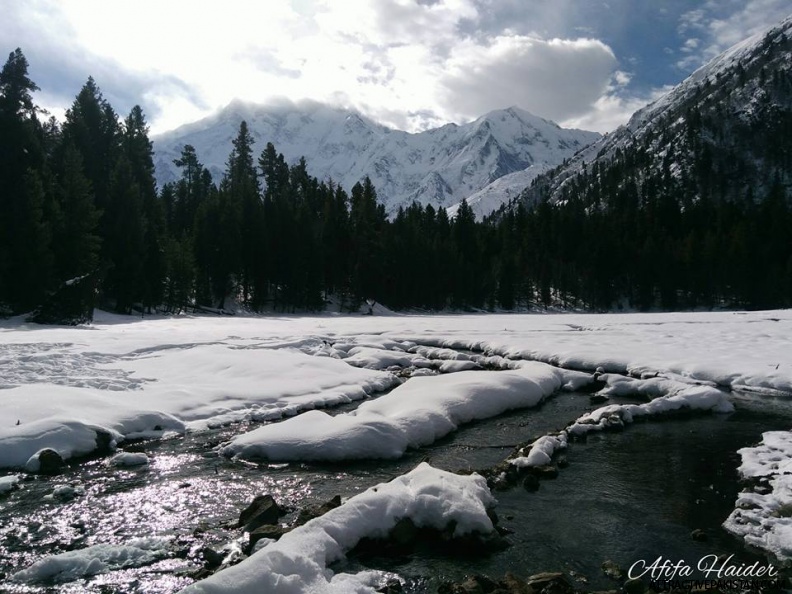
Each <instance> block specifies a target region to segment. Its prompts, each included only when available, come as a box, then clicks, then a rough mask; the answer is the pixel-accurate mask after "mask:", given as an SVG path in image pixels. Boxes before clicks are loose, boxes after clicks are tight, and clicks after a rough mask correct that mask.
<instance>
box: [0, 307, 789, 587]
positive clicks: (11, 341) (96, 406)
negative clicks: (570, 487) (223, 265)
mask: <svg viewBox="0 0 792 594" xmlns="http://www.w3.org/2000/svg"><path fill="white" fill-rule="evenodd" d="M493 370H496V371H493ZM406 376H412V377H411V379H409V380H407V381H406V382H405V379H404V378H405V377H406ZM423 376H425V377H423ZM594 378H597V379H598V380H599V381H600V382H602V385H603V386H604V387H603V388H602V389H601V390H600V393H602V394H603V395H608V394H610V395H625V394H633V395H639V396H642V397H644V398H650V399H652V400H651V401H650V402H647V403H645V404H609V405H606V406H603V407H601V408H599V409H596V410H593V411H591V412H590V413H587V414H585V415H583V416H581V417H580V418H578V419H577V420H576V421H575V422H573V423H572V424H570V425H569V426H568V427H566V428H565V430H563V431H561V432H558V433H553V434H549V435H547V436H545V437H542V438H539V439H538V440H536V441H535V442H534V443H533V444H532V445H531V446H528V447H526V448H525V449H524V451H523V452H522V454H521V456H519V457H517V458H515V459H514V460H512V464H515V465H516V466H535V465H542V464H546V463H548V462H549V461H550V460H551V458H552V456H553V454H554V452H555V451H556V450H559V449H563V448H564V447H566V444H567V439H568V438H569V437H570V436H576V435H580V434H583V433H587V432H589V431H597V430H600V429H609V428H613V426H622V425H623V424H625V423H629V422H630V421H631V420H632V419H633V418H636V417H639V416H647V415H664V414H667V413H672V412H675V411H677V410H679V409H700V410H706V411H712V412H728V411H729V410H731V408H732V404H731V403H730V402H729V400H728V397H727V396H726V391H724V388H725V389H739V390H742V391H752V392H755V393H756V395H757V396H756V397H759V398H761V397H763V395H764V394H768V395H775V396H780V397H781V398H784V397H786V396H790V397H792V312H791V311H772V312H750V313H745V312H719V313H674V314H621V315H617V314H609V315H573V314H547V315H541V314H532V315H445V316H396V315H383V316H337V315H324V316H316V317H308V316H279V317H274V316H273V317H244V316H236V317H229V316H218V317H214V316H210V317H189V316H183V317H176V318H156V317H151V318H146V319H135V318H129V317H122V316H114V315H111V314H106V313H102V312H99V313H98V315H97V318H96V320H95V323H94V324H92V325H90V326H84V327H77V328H71V327H41V326H35V325H28V324H25V323H23V322H21V321H20V320H18V319H16V320H13V319H12V320H6V321H3V322H0V398H2V407H0V467H3V468H6V469H8V470H9V471H10V472H16V471H17V469H20V468H27V470H34V471H35V469H36V467H37V465H38V463H39V461H38V458H37V457H36V456H37V454H38V453H39V452H40V451H41V450H42V449H43V448H51V449H54V450H55V451H57V452H58V453H59V454H60V455H61V457H63V458H64V459H68V458H69V457H73V456H76V455H81V454H87V453H90V452H92V451H93V450H95V449H96V448H97V446H98V445H99V444H100V443H102V442H103V441H104V442H105V445H107V444H106V442H107V438H108V434H109V437H110V438H111V439H112V441H115V442H116V443H121V442H123V441H124V440H127V439H131V438H137V437H150V436H155V437H156V436H162V435H178V434H179V433H183V432H185V431H190V430H201V429H204V428H207V427H212V426H216V425H219V424H226V423H232V422H237V421H243V420H252V421H270V420H276V419H280V418H281V417H284V416H288V417H294V418H290V419H287V420H285V421H283V422H280V423H268V424H263V425H261V426H260V427H258V428H254V429H252V430H251V431H250V432H248V433H244V432H242V429H241V427H243V425H240V430H239V433H238V434H237V435H236V436H235V437H234V438H232V439H231V441H230V442H228V443H226V444H224V445H222V446H220V447H219V448H218V451H219V452H221V453H223V454H225V455H229V456H234V455H236V456H240V457H253V458H256V457H263V458H268V459H270V460H276V459H277V460H296V459H331V460H343V459H350V458H361V457H369V458H370V457H385V458H393V457H398V456H401V455H402V454H403V453H404V451H405V450H406V449H407V448H410V447H418V446H424V445H427V444H430V443H432V442H433V441H434V440H436V439H439V438H440V437H442V436H444V435H446V434H448V433H449V432H451V431H454V430H455V429H456V428H457V427H458V426H459V425H461V424H463V423H466V422H469V421H471V420H475V419H483V418H487V417H491V416H494V415H497V414H500V413H502V412H504V411H506V410H510V409H514V408H524V407H530V406H535V405H537V404H539V403H540V402H542V401H543V399H544V398H546V397H547V396H549V395H550V394H552V393H554V392H556V391H558V390H560V389H564V388H566V389H577V388H579V387H581V386H584V385H586V384H589V383H590V382H591V381H593V380H594ZM388 390H390V391H389V392H388V393H387V394H385V395H384V396H381V397H380V398H379V399H377V400H373V401H371V402H365V403H363V404H361V405H360V406H359V407H358V408H357V409H356V410H355V411H354V412H351V413H346V414H342V415H337V416H334V417H333V416H330V415H327V414H325V413H324V412H322V411H319V410H312V409H315V408H321V407H326V406H329V405H336V404H340V403H347V402H351V401H354V400H361V399H365V398H367V397H368V396H370V395H373V394H376V393H379V392H385V391H388ZM775 400H776V401H777V399H775ZM298 413H301V414H298ZM526 437H528V436H526ZM779 444H781V445H779ZM789 444H792V434H790V433H788V432H774V433H772V434H765V442H764V444H762V445H761V446H759V447H758V448H756V449H751V450H744V451H742V452H741V453H742V455H743V460H744V464H743V468H742V472H743V474H744V475H746V476H758V475H757V474H756V472H754V471H756V470H757V469H760V470H762V472H764V471H765V470H766V471H767V472H764V474H767V475H768V481H769V483H768V486H769V490H767V491H766V492H749V493H745V494H743V495H742V496H741V498H740V500H739V501H738V505H737V507H738V509H737V510H736V511H735V515H733V516H732V518H730V519H729V521H728V522H727V524H726V526H727V528H728V529H730V530H732V531H733V532H735V533H737V534H739V535H741V536H743V537H744V538H745V540H746V541H747V542H749V543H751V544H753V545H755V546H758V547H762V548H765V549H767V550H769V551H771V552H773V553H775V554H776V555H777V556H778V557H781V558H787V557H792V529H790V528H789V526H790V524H789V517H788V516H789V515H790V514H789V513H788V508H790V507H792V504H791V502H792V497H790V496H789V493H790V492H792V483H790V482H789V480H788V479H789V477H790V476H792V475H788V474H785V472H786V471H785V469H786V468H788V467H790V466H792V446H790V445H789ZM110 445H111V447H112V445H113V444H112V443H111V444H110ZM781 446H784V447H781ZM147 461H148V458H147V456H146V455H145V454H141V453H122V454H120V455H118V456H116V457H114V458H108V461H107V463H108V464H109V465H118V466H125V465H133V464H145V463H146V462H147ZM757 472H758V471H757ZM764 474H762V476H764ZM19 480H20V479H19V475H17V474H10V473H9V474H8V475H7V476H5V477H0V493H3V492H9V491H11V490H12V489H14V488H15V487H16V486H17V484H18V483H19ZM77 495H79V493H78V492H77V490H75V489H72V490H71V491H70V492H65V491H64V492H62V493H61V492H57V493H56V492H53V494H52V497H53V498H56V497H76V496H77ZM4 496H5V495H4ZM490 502H491V497H490V495H489V491H488V490H487V489H486V485H485V484H484V482H483V479H482V478H481V477H476V476H472V477H465V478H462V477H456V476H454V475H446V474H445V473H442V472H440V471H436V470H434V469H432V468H430V467H428V466H421V467H419V468H418V469H417V470H415V471H413V472H412V473H409V474H407V475H405V476H403V477H401V478H399V479H397V480H396V481H394V482H393V483H390V484H389V485H387V486H382V485H380V486H379V487H378V488H377V489H371V490H370V491H367V492H366V493H364V494H362V495H360V496H359V497H356V498H354V499H353V500H351V501H350V502H349V503H348V504H346V505H344V506H342V507H341V508H339V509H338V510H335V512H332V515H330V514H328V515H326V516H324V517H323V518H321V519H320V520H321V521H314V522H312V523H309V524H307V525H306V526H305V527H303V528H300V529H297V530H294V531H293V532H292V533H290V534H289V535H288V536H285V537H283V539H281V540H280V541H278V542H277V543H272V544H267V545H266V546H264V547H263V548H262V549H261V550H260V551H259V552H257V553H256V554H255V555H253V556H252V557H251V558H250V559H249V560H247V561H245V562H243V563H242V564H240V565H238V566H235V567H234V568H231V569H229V570H225V571H223V572H220V573H218V574H217V575H216V576H215V577H213V578H211V579H210V580H207V581H204V582H199V583H198V584H196V586H195V591H197V592H203V591H206V592H224V591H245V590H244V588H248V587H249V588H256V587H258V586H254V585H252V584H259V580H260V579H264V578H263V577H262V576H278V575H280V576H281V577H283V579H282V580H280V581H278V584H279V587H281V586H280V584H285V585H283V586H282V588H283V590H282V591H283V592H304V591H307V588H309V586H310V587H315V591H322V592H324V591H326V592H334V591H338V592H350V591H361V592H364V591H365V592H370V591H373V589H374V588H376V587H378V584H380V585H381V582H382V580H383V575H382V574H380V573H377V572H373V573H372V572H368V573H364V574H356V575H352V574H350V575H347V574H343V573H342V574H335V575H334V574H333V573H332V572H329V571H328V570H327V569H326V567H327V563H330V562H332V561H333V560H336V559H340V558H342V557H343V555H344V552H345V551H347V550H348V549H349V548H351V547H352V546H354V544H355V543H356V542H357V541H358V540H359V539H360V538H362V537H365V536H368V537H371V536H377V535H381V534H383V533H386V532H387V530H389V528H390V527H392V524H393V523H394V522H396V521H398V520H399V519H400V518H405V517H409V518H411V519H412V520H413V521H414V522H415V523H416V524H418V525H422V524H424V525H429V524H431V525H435V524H437V525H438V526H445V525H447V524H448V521H449V520H455V521H456V522H457V524H456V525H457V527H458V529H459V530H467V529H470V530H486V529H490V528H491V526H490V525H489V524H488V520H486V521H485V518H486V514H484V512H483V511H482V510H483V507H484V506H485V505H489V503H490ZM444 506H445V507H444ZM480 508H481V509H480ZM380 509H382V510H384V511H383V512H382V513H380V512H379V511H377V512H376V513H372V510H380ZM460 514H461V515H460ZM372 518H375V519H376V522H373V521H372ZM468 520H470V522H472V524H470V522H468ZM468 524H470V526H469V527H468V528H465V527H466V526H468ZM488 526H489V528H488ZM141 542H143V541H141ZM138 544H140V543H138ZM143 544H144V545H145V544H146V543H145V542H143ZM130 546H132V548H129V547H127V548H125V547H123V546H121V547H119V546H118V545H109V544H108V545H98V546H96V547H89V548H87V549H83V550H80V551H74V552H73V553H72V552H70V553H68V554H62V555H56V556H54V557H46V558H44V559H42V560H41V561H40V562H38V563H36V564H34V565H32V566H29V567H28V568H26V569H23V570H21V571H19V572H18V573H17V574H15V575H14V576H13V579H14V580H15V581H19V582H36V581H39V580H49V579H58V580H60V579H64V580H71V579H76V578H77V577H79V576H84V575H92V574H95V573H97V572H104V571H113V570H114V569H116V568H123V567H128V566H136V565H140V564H147V563H150V562H152V561H153V560H155V559H157V558H158V555H159V552H158V551H159V549H158V548H157V547H154V548H151V547H148V546H137V545H130ZM133 549H134V550H133ZM289 572H291V573H290V574H289ZM287 574H288V575H289V576H291V577H289V578H288V579H287V578H286V577H285V576H287ZM273 579H274V578H273ZM279 579H280V578H279ZM290 580H291V581H290ZM276 581H277V580H276ZM239 588H241V590H240V589H239ZM251 591H252V590H251ZM279 591H280V590H279ZM312 591H313V590H312Z"/></svg>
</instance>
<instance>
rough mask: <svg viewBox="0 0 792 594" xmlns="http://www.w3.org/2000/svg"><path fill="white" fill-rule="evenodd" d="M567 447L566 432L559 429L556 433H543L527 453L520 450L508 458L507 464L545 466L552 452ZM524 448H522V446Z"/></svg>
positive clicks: (526, 466)
mask: <svg viewBox="0 0 792 594" xmlns="http://www.w3.org/2000/svg"><path fill="white" fill-rule="evenodd" d="M566 447H567V432H566V431H561V432H560V433H558V434H557V435H545V436H543V437H540V438H539V439H537V440H536V441H535V442H533V443H532V444H531V447H530V448H528V453H527V454H526V453H525V452H521V454H524V455H520V456H517V457H516V458H513V459H511V460H509V464H512V465H514V466H517V467H518V468H529V467H533V466H546V465H548V464H550V462H551V461H552V458H553V454H555V452H557V451H558V450H564V449H566ZM523 449H524V448H523Z"/></svg>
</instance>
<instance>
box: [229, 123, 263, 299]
mask: <svg viewBox="0 0 792 594" xmlns="http://www.w3.org/2000/svg"><path fill="white" fill-rule="evenodd" d="M224 181H225V185H226V191H227V193H228V201H229V206H230V207H231V208H232V209H233V212H228V213H224V214H225V215H226V216H231V217H232V218H236V220H237V224H238V229H239V231H238V236H239V241H240V243H239V251H238V255H237V258H236V261H237V268H238V270H239V273H240V289H241V297H242V300H243V301H244V302H245V303H247V304H250V303H252V302H259V301H261V300H262V299H261V296H260V295H254V290H255V291H256V292H259V291H264V290H265V288H264V287H259V286H255V287H254V279H255V278H257V277H259V275H258V274H257V268H258V266H259V265H260V262H261V252H262V242H261V231H262V213H263V208H262V202H261V188H260V186H259V182H258V176H257V174H256V168H255V166H254V165H253V137H252V136H251V134H250V130H249V129H248V126H247V122H245V121H242V123H241V124H240V125H239V132H238V134H237V136H236V138H235V139H234V140H233V148H232V150H231V154H230V155H229V157H228V165H227V168H226V174H225V180H224Z"/></svg>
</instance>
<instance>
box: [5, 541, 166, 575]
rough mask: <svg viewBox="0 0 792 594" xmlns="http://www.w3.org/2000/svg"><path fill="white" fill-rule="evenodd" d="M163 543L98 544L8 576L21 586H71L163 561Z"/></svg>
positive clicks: (37, 563) (40, 561)
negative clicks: (88, 579)
mask: <svg viewBox="0 0 792 594" xmlns="http://www.w3.org/2000/svg"><path fill="white" fill-rule="evenodd" d="M165 547H166V541H164V540H162V539H159V538H136V539H133V540H131V541H130V542H129V543H128V544H125V545H111V544H98V545H94V546H91V547H88V548H85V549H80V550H77V551H68V552H66V553H60V554H59V555H53V556H50V557H45V558H43V559H40V560H39V561H36V562H35V563H33V565H31V566H30V567H28V568H27V569H23V570H22V571H18V572H16V573H15V574H13V575H11V578H10V579H11V581H14V582H22V583H28V584H33V583H39V582H49V581H54V582H61V583H62V582H71V581H74V580H77V579H80V578H83V577H88V576H92V575H97V574H100V573H107V572H108V571H112V570H115V569H128V568H131V567H142V566H144V565H149V564H151V563H154V562H155V561H157V560H159V559H161V558H163V557H165V555H166V550H165Z"/></svg>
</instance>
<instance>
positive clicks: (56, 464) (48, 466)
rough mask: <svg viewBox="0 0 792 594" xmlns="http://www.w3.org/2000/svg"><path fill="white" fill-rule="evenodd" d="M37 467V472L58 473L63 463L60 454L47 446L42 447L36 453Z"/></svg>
mask: <svg viewBox="0 0 792 594" xmlns="http://www.w3.org/2000/svg"><path fill="white" fill-rule="evenodd" d="M38 460H39V469H38V474H58V473H59V472H60V471H61V470H62V469H63V467H64V466H65V463H64V462H63V458H61V455H60V454H59V453H58V452H56V451H55V450H51V449H49V448H46V449H43V450H41V451H40V452H39V454H38Z"/></svg>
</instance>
